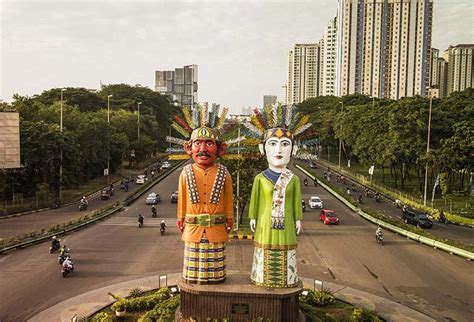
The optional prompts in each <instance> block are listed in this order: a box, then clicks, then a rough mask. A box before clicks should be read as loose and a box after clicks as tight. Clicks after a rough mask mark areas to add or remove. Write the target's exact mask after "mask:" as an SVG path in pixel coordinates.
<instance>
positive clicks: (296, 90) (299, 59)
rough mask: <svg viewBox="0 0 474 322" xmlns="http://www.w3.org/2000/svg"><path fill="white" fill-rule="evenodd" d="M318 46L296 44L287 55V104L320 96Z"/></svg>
mask: <svg viewBox="0 0 474 322" xmlns="http://www.w3.org/2000/svg"><path fill="white" fill-rule="evenodd" d="M319 60H320V47H319V44H296V45H295V46H294V48H293V50H290V52H289V55H288V87H287V103H288V104H297V103H301V102H302V101H304V100H306V99H308V98H310V97H315V96H318V95H319V94H320V82H319V78H320V74H321V73H320V61H319Z"/></svg>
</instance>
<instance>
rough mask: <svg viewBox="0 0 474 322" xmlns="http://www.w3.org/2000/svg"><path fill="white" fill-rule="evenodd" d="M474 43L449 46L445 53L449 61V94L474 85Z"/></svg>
mask: <svg viewBox="0 0 474 322" xmlns="http://www.w3.org/2000/svg"><path fill="white" fill-rule="evenodd" d="M473 52H474V44H461V45H456V46H449V48H448V49H447V50H446V52H445V54H444V55H443V56H444V57H445V59H446V58H447V59H446V60H447V62H448V71H447V95H450V94H451V93H452V92H457V91H463V90H465V89H466V88H472V87H474V77H473V74H474V55H473Z"/></svg>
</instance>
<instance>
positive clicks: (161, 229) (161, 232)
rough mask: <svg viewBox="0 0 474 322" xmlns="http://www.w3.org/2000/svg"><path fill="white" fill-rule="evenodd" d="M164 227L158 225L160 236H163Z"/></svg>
mask: <svg viewBox="0 0 474 322" xmlns="http://www.w3.org/2000/svg"><path fill="white" fill-rule="evenodd" d="M165 229H166V228H165V226H161V227H160V234H161V236H163V235H164V234H165Z"/></svg>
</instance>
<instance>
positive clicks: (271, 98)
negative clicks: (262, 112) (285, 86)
mask: <svg viewBox="0 0 474 322" xmlns="http://www.w3.org/2000/svg"><path fill="white" fill-rule="evenodd" d="M276 102H277V96H276V95H264V96H263V107H265V106H267V105H273V104H276Z"/></svg>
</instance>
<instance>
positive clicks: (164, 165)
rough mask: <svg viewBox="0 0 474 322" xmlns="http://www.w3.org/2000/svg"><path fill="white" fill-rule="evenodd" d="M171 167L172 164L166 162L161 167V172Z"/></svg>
mask: <svg viewBox="0 0 474 322" xmlns="http://www.w3.org/2000/svg"><path fill="white" fill-rule="evenodd" d="M169 167H171V163H169V162H168V161H165V162H163V164H162V165H161V170H164V169H168V168H169Z"/></svg>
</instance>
